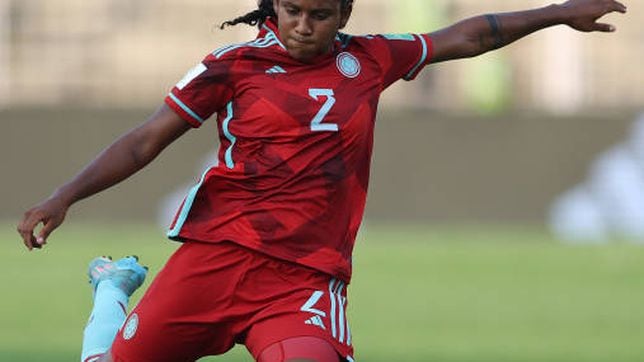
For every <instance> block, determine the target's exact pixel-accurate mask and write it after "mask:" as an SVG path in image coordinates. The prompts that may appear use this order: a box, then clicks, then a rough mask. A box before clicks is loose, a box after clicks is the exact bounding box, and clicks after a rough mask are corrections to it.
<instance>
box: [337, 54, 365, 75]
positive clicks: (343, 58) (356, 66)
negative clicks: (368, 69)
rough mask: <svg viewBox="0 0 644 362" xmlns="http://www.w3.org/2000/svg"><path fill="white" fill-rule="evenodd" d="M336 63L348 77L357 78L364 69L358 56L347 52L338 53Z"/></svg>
mask: <svg viewBox="0 0 644 362" xmlns="http://www.w3.org/2000/svg"><path fill="white" fill-rule="evenodd" d="M335 64H336V65H337V67H338V70H339V71H340V73H342V75H344V76H345V77H347V78H355V77H357V76H359V75H360V71H361V70H362V66H361V65H360V61H359V60H358V58H356V57H355V56H353V55H352V54H351V53H347V52H342V53H340V54H338V57H337V58H336V60H335Z"/></svg>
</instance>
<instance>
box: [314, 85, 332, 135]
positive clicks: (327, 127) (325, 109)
mask: <svg viewBox="0 0 644 362" xmlns="http://www.w3.org/2000/svg"><path fill="white" fill-rule="evenodd" d="M309 95H310V96H311V98H313V99H315V100H316V101H319V100H320V97H326V101H325V102H324V105H323V106H322V108H320V110H319V111H318V114H316V115H315V117H314V118H313V120H312V121H311V131H313V132H322V131H327V132H338V125H337V124H335V123H322V121H324V117H326V116H327V114H329V112H330V111H331V108H333V106H334V105H335V94H334V93H333V89H325V88H311V89H309Z"/></svg>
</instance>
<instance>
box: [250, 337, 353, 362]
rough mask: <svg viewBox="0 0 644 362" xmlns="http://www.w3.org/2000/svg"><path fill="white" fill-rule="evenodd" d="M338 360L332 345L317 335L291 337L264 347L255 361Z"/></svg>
mask: <svg viewBox="0 0 644 362" xmlns="http://www.w3.org/2000/svg"><path fill="white" fill-rule="evenodd" d="M308 361H311V362H339V361H340V358H339V356H338V352H336V350H335V348H333V346H332V345H331V344H330V343H329V342H327V341H325V340H324V339H321V338H319V337H312V336H303V337H293V338H289V339H286V340H283V341H280V342H277V343H273V344H272V345H270V346H268V347H266V348H265V349H264V351H263V352H262V353H261V354H260V356H259V358H258V360H257V362H308Z"/></svg>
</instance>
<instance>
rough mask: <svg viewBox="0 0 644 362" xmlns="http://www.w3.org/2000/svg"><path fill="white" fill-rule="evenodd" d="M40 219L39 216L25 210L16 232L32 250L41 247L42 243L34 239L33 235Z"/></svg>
mask: <svg viewBox="0 0 644 362" xmlns="http://www.w3.org/2000/svg"><path fill="white" fill-rule="evenodd" d="M41 221H42V220H41V218H40V217H38V216H37V215H35V214H34V213H33V212H31V211H27V212H26V213H25V216H24V217H23V219H22V222H21V223H20V224H19V225H18V233H19V234H20V236H21V237H22V241H23V243H24V244H25V246H26V247H27V249H29V250H33V249H34V248H36V249H40V248H41V247H42V245H41V244H39V243H38V242H37V241H36V237H35V236H34V229H35V228H36V226H37V225H38V224H39V223H40V222H41Z"/></svg>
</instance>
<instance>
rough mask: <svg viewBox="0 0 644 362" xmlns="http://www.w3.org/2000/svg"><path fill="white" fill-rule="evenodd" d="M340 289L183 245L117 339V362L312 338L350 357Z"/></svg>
mask: <svg viewBox="0 0 644 362" xmlns="http://www.w3.org/2000/svg"><path fill="white" fill-rule="evenodd" d="M346 306H347V299H346V286H345V284H344V283H343V282H341V281H340V280H338V279H334V278H332V277H330V276H328V275H326V274H323V273H320V272H318V271H316V270H313V269H310V268H307V267H304V266H300V265H296V264H293V263H290V262H286V261H282V260H278V259H274V258H272V257H270V256H267V255H264V254H261V253H259V252H256V251H253V250H251V249H247V248H244V247H242V246H239V245H238V244H235V243H231V242H222V243H216V244H212V243H200V242H193V241H189V242H186V243H184V244H183V245H182V246H181V247H180V248H179V250H177V252H175V254H174V255H173V256H172V257H171V258H170V259H169V260H168V263H167V264H166V266H165V267H164V268H163V269H162V270H161V272H160V273H159V274H158V276H157V277H156V279H155V280H154V281H153V282H152V284H151V285H150V287H149V288H148V290H147V292H146V293H145V295H144V296H143V298H142V299H141V301H140V302H139V304H138V305H137V306H136V307H135V308H134V310H133V311H132V312H131V314H130V315H129V316H128V318H127V320H126V322H125V323H124V326H123V327H122V328H121V330H120V331H119V333H117V336H116V339H115V341H114V345H113V346H112V356H113V358H114V360H115V361H120V362H143V361H155V362H165V361H167V362H180V361H195V360H197V359H199V358H201V357H203V356H206V355H217V354H222V353H224V352H226V351H228V350H229V349H230V348H232V346H233V345H234V344H235V343H243V344H245V345H246V347H247V348H248V350H249V351H250V352H251V353H252V354H253V356H254V357H255V358H259V355H260V353H261V352H262V351H264V350H265V349H266V348H267V347H268V346H270V345H272V344H274V343H276V342H279V341H284V340H287V339H291V338H294V337H302V336H312V337H316V338H318V339H322V340H324V341H326V343H328V344H329V345H331V346H332V347H333V349H334V350H335V351H336V353H337V354H339V355H341V356H343V357H345V358H346V357H347V356H349V357H351V356H352V355H353V346H352V344H351V334H350V329H349V325H348V322H347V318H346V313H345V311H346Z"/></svg>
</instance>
